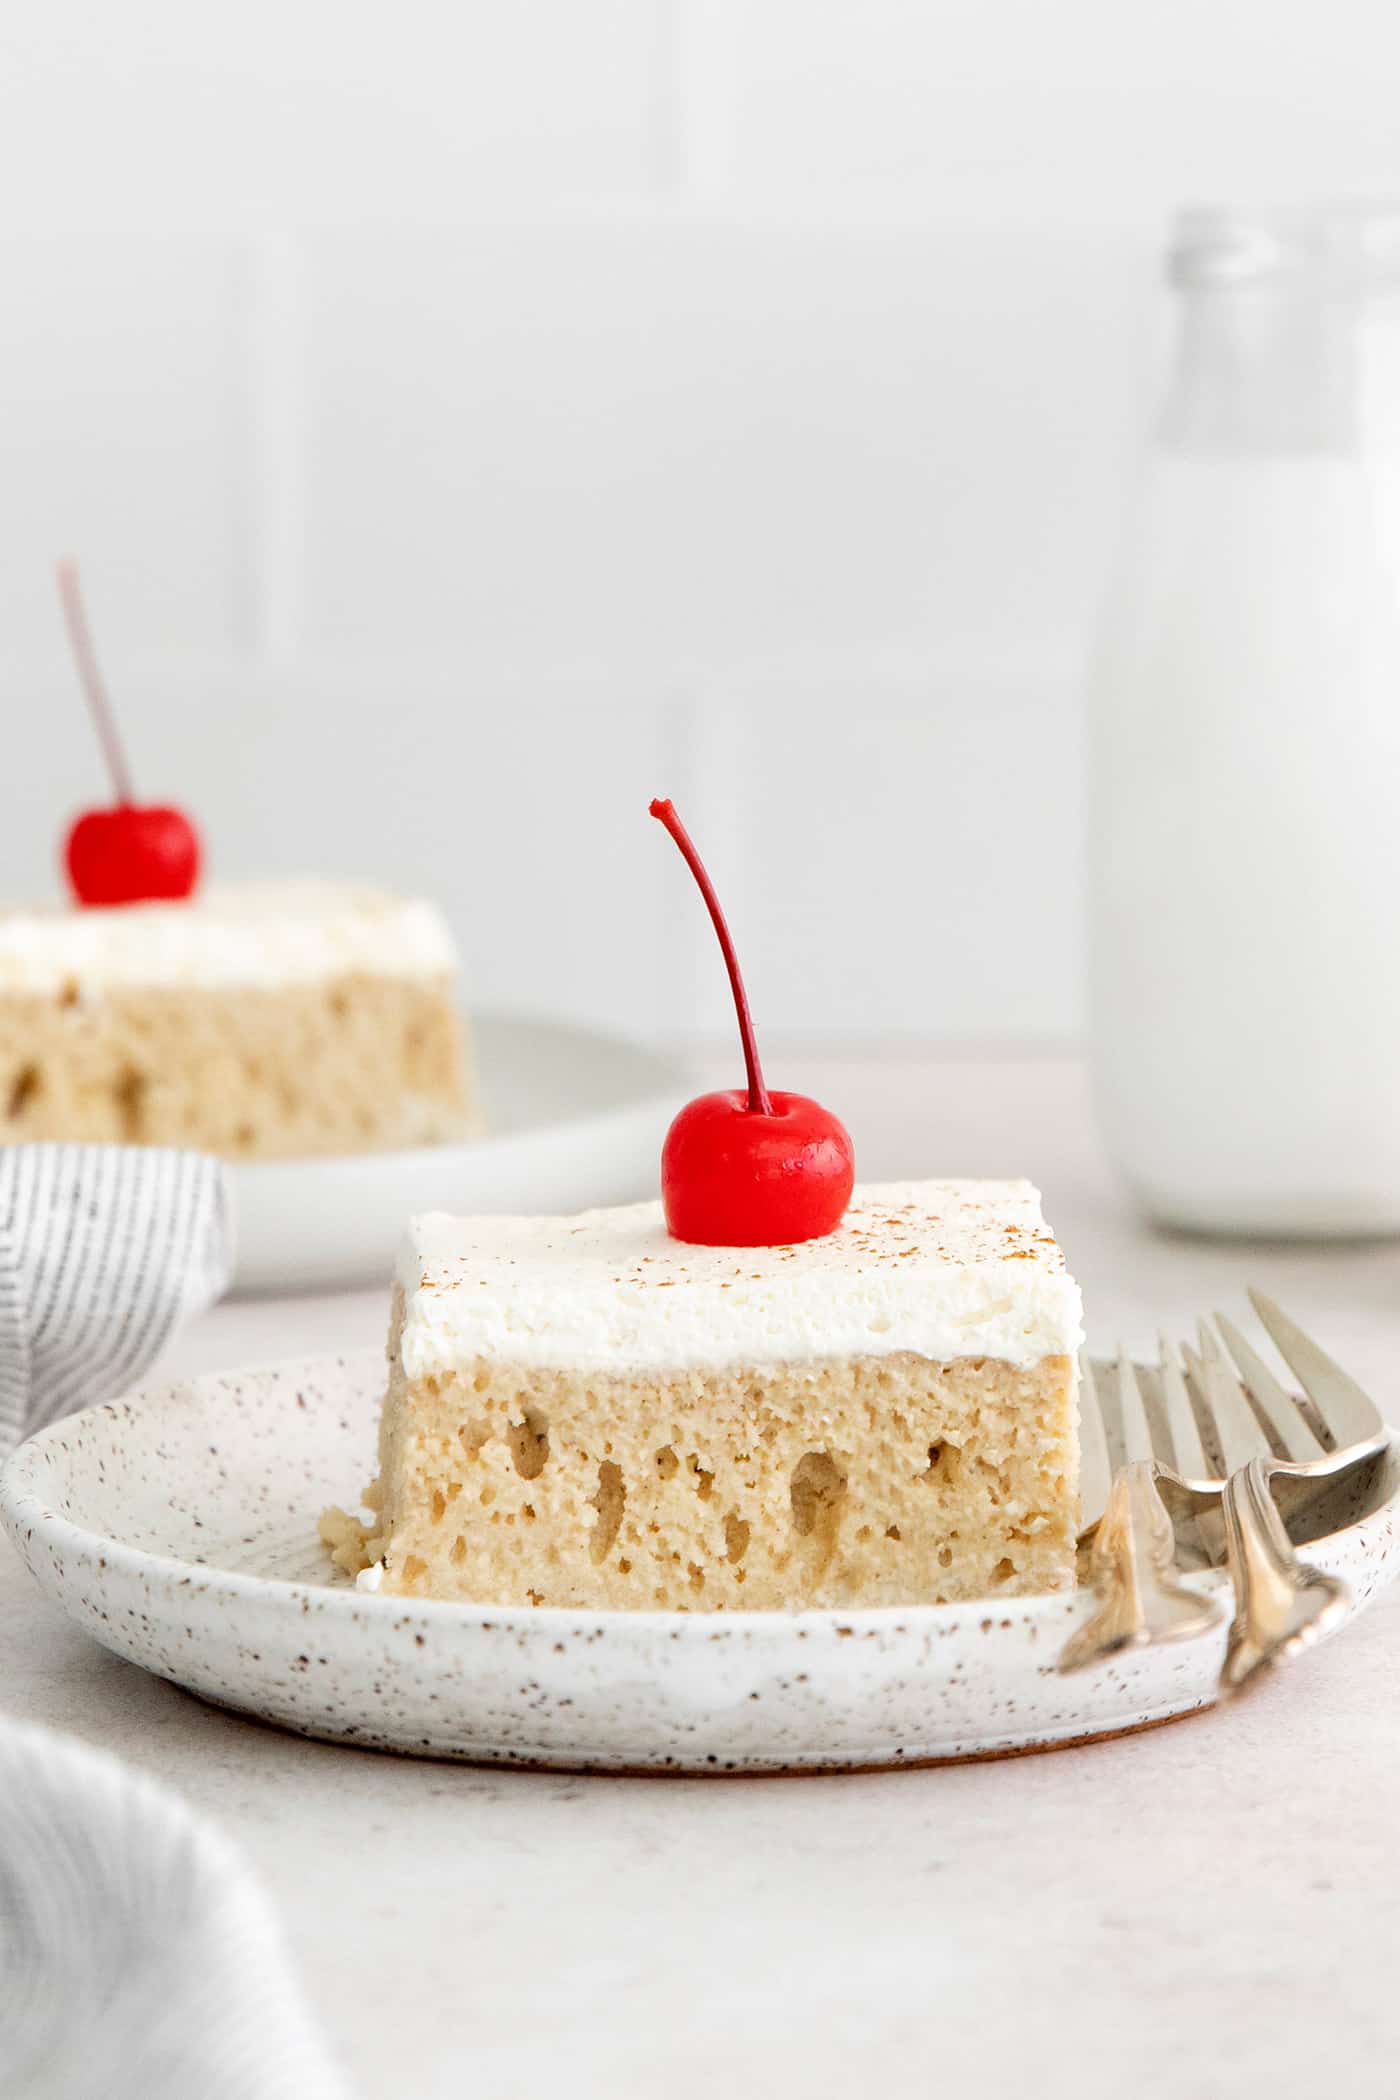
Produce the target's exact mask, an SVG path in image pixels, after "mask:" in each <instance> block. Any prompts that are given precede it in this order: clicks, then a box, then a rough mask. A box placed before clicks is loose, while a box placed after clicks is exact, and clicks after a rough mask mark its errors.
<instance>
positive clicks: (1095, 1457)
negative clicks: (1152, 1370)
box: [1079, 1349, 1113, 1531]
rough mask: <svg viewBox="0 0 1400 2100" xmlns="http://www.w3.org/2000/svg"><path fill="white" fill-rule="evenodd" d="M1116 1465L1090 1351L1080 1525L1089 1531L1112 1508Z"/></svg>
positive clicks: (1084, 1381)
mask: <svg viewBox="0 0 1400 2100" xmlns="http://www.w3.org/2000/svg"><path fill="white" fill-rule="evenodd" d="M1112 1482H1113V1468H1112V1466H1111V1465H1110V1464H1109V1461H1108V1439H1107V1437H1106V1435H1105V1433H1104V1424H1103V1408H1102V1407H1101V1406H1100V1404H1099V1389H1098V1386H1097V1385H1096V1384H1095V1382H1094V1367H1093V1365H1092V1364H1091V1363H1090V1361H1089V1352H1088V1350H1087V1349H1085V1350H1083V1351H1082V1352H1081V1354H1080V1358H1079V1526H1080V1529H1081V1531H1087V1530H1088V1528H1089V1526H1090V1525H1091V1524H1096V1523H1097V1522H1098V1520H1099V1518H1100V1517H1101V1516H1102V1515H1103V1513H1104V1510H1105V1509H1106V1508H1107V1507H1108V1491H1109V1488H1110V1486H1111V1485H1112Z"/></svg>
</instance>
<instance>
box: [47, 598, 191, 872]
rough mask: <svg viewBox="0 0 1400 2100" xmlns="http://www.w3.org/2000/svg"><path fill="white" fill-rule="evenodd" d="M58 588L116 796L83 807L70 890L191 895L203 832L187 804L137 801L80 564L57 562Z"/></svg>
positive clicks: (67, 847) (71, 854)
mask: <svg viewBox="0 0 1400 2100" xmlns="http://www.w3.org/2000/svg"><path fill="white" fill-rule="evenodd" d="M58 588H59V595H60V596H61V598H62V600H63V611H64V615H65V617H66V619H67V621H68V633H69V636H70V638H71V640H72V643H73V654H74V655H75V657H76V658H77V660H78V675H79V677H80V678H81V680H82V683H83V691H84V692H85V694H86V695H87V701H88V705H89V707H90V708H91V709H92V715H93V720H94V722H95V723H96V725H97V734H98V736H99V738H100V739H101V742H102V749H103V752H104V754H105V756H106V760H107V770H108V771H109V773H110V774H111V776H112V786H113V788H114V789H115V791H116V798H117V799H116V801H115V803H114V804H113V805H112V807H111V808H109V809H88V810H84V811H83V813H82V815H81V816H80V817H78V818H77V820H76V821H75V822H74V824H73V825H72V827H71V829H70V830H69V833H68V837H67V840H66V842H65V844H64V849H63V858H64V865H65V866H66V867H67V870H68V880H69V881H70V882H71V883H72V885H73V894H74V896H75V897H76V898H77V900H78V902H79V903H80V904H148V903H156V902H159V901H163V900H175V899H178V898H181V897H188V896H189V895H190V894H191V892H192V891H193V889H194V886H195V883H196V882H197V881H198V880H199V858H200V855H199V834H198V833H197V832H196V830H195V828H194V826H193V824H191V822H190V820H189V818H188V817H187V816H186V815H185V813H184V811H183V810H179V809H172V808H171V807H170V806H169V805H168V804H165V803H146V804H144V805H143V804H139V803H138V802H137V801H136V798H135V796H134V795H133V793H132V789H131V774H130V772H129V770H128V768H127V763H126V754H125V753H124V752H123V750H122V746H121V739H120V737H119V736H118V734H117V725H116V722H115V720H114V718H113V715H112V708H111V703H110V702H109V700H108V698H107V694H106V690H105V688H104V686H103V684H102V679H101V676H100V675H99V673H98V669H97V657H96V654H95V652H94V650H93V646H92V637H91V635H90V634H89V632H88V624H87V619H86V616H85V614H84V612H83V601H82V596H81V593H80V592H79V588H78V569H77V564H76V563H75V562H71V561H64V562H60V563H59V565H58Z"/></svg>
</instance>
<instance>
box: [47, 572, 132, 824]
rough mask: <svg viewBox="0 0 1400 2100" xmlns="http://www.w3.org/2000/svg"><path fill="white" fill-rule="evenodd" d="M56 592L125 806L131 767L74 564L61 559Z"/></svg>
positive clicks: (129, 797)
mask: <svg viewBox="0 0 1400 2100" xmlns="http://www.w3.org/2000/svg"><path fill="white" fill-rule="evenodd" d="M58 593H59V596H60V598H61V599H62V600H63V614H64V618H65V619H66V620H67V622H68V638H69V640H70V641H71V642H72V644H73V654H74V656H75V657H76V658H77V661H78V676H79V678H80V679H81V680H82V686H83V691H84V693H86V695H87V703H88V706H89V707H90V708H91V710H92V718H93V720H94V722H95V723H96V724H97V734H98V736H99V737H100V738H101V741H102V752H103V756H104V757H105V758H106V761H107V770H108V772H109V773H110V774H111V776H112V786H113V787H114V788H115V789H116V793H117V801H118V803H119V804H120V805H121V806H122V807H124V808H125V807H129V806H130V804H131V803H133V802H134V801H135V799H136V797H135V796H134V795H133V793H132V791H131V769H130V768H129V766H128V765H127V762H126V753H125V752H124V751H123V749H122V740H121V738H120V736H119V735H118V734H117V724H116V717H115V716H114V715H113V713H112V703H111V701H110V700H109V699H108V698H107V689H106V687H105V686H104V685H103V683H102V673H101V672H100V671H99V670H98V668H97V652H96V650H95V649H94V648H93V646H92V633H91V630H90V629H89V627H88V623H87V614H86V612H85V611H84V610H83V594H82V590H81V587H80V586H79V583H78V564H77V563H76V562H75V561H61V562H60V563H59V565H58Z"/></svg>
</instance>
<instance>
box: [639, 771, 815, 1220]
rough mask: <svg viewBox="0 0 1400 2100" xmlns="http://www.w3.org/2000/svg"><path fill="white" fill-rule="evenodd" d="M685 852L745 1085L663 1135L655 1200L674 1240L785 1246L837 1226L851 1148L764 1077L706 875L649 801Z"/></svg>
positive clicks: (701, 1105)
mask: <svg viewBox="0 0 1400 2100" xmlns="http://www.w3.org/2000/svg"><path fill="white" fill-rule="evenodd" d="M651 814H652V815H653V816H654V817H655V818H657V819H658V821H659V822H660V823H662V824H664V825H665V827H666V829H667V830H668V831H669V832H670V834H671V836H672V838H673V839H674V840H675V842H676V844H677V845H678V846H679V847H680V850H681V852H682V854H683V855H684V856H685V860H686V864H687V866H688V867H689V869H690V872H691V874H692V875H693V876H694V877H695V880H696V882H697V883H698V884H699V886H700V894H701V896H702V897H703V898H704V900H705V903H706V905H707V906H708V908H709V913H710V917H711V919H712V920H713V921H714V928H715V932H716V933H717V934H718V936H719V945H720V949H721V951H722V953H723V955H724V962H725V968H726V969H727V970H728V972H729V983H730V987H731V989H732V991H733V993H734V1005H735V1008H736V1010H737V1012H738V1015H739V1035H740V1039H741V1041H742V1043H743V1046H744V1065H745V1068H746V1071H747V1074H748V1085H747V1087H746V1088H740V1087H736V1088H735V1089H733V1090H732V1091H730V1092H725V1093H718V1094H701V1095H700V1096H699V1098H698V1099H697V1100H694V1101H691V1102H688V1103H687V1104H686V1106H685V1107H684V1108H683V1109H682V1110H681V1112H680V1114H679V1115H678V1116H677V1117H676V1119H675V1121H674V1122H673V1123H672V1125H671V1127H670V1129H669V1130H668V1131H667V1133H666V1142H665V1145H664V1146H663V1148H662V1152H661V1200H662V1207H663V1209H664V1210H665V1213H666V1226H667V1230H668V1231H669V1232H670V1233H671V1235H672V1237H673V1238H674V1239H678V1240H688V1241H690V1242H691V1243H692V1244H693V1245H697V1246H705V1247H788V1246H793V1245H795V1244H796V1243H797V1242H798V1241H801V1240H815V1239H821V1238H823V1237H824V1236H825V1234H827V1233H828V1232H834V1231H835V1230H836V1228H837V1226H838V1225H839V1224H840V1222H841V1220H842V1218H843V1217H844V1216H845V1213H846V1206H847V1204H848V1203H849V1202H850V1200H851V1189H852V1186H853V1184H854V1182H855V1151H854V1148H853V1147H852V1144H851V1140H850V1137H849V1135H848V1134H847V1132H846V1129H845V1127H844V1125H842V1124H841V1123H840V1122H838V1120H837V1119H836V1117H835V1116H834V1115H832V1113H831V1111H830V1109H828V1108H823V1107H822V1105H821V1103H820V1102H819V1101H812V1100H810V1099H809V1098H808V1096H807V1095H805V1094H783V1093H777V1092H773V1093H770V1092H769V1091H768V1088H767V1087H766V1086H765V1085H764V1083H763V1070H762V1067H761V1066H760V1064H759V1061H758V1045H757V1043H756V1041H755V1039H754V1029H753V1017H752V1015H751V1014H750V1012H749V1002H748V998H747V996H746V994H745V991H744V980H743V978H742V977H741V976H740V975H739V963H738V958H737V957H736V955H735V953H734V943H733V941H732V940H731V939H730V935H729V928H728V926H727V925H726V924H725V920H724V913H723V912H722V911H721V910H720V905H719V899H718V897H717V896H716V895H715V889H714V885H713V883H712V882H711V881H710V878H709V876H708V875H707V874H706V872H705V867H704V863H703V862H702V861H701V859H700V856H699V854H698V853H697V852H696V850H695V847H694V844H693V842H692V840H691V837H690V834H689V833H688V832H687V830H686V828H685V826H684V824H682V822H681V820H680V818H679V817H678V816H677V815H676V812H675V810H674V808H673V807H672V805H671V804H670V803H669V802H662V801H657V802H653V803H652V805H651Z"/></svg>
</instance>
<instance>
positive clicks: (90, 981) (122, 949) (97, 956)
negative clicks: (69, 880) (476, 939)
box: [0, 880, 457, 994]
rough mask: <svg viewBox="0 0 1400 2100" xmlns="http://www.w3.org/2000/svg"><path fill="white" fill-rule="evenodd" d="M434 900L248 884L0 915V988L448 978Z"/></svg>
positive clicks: (452, 959) (449, 944)
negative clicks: (170, 897) (160, 900)
mask: <svg viewBox="0 0 1400 2100" xmlns="http://www.w3.org/2000/svg"><path fill="white" fill-rule="evenodd" d="M456 968H457V953H456V948H455V946H454V944H453V940H452V935H451V934H450V933H449V931H448V928H447V923H446V921H445V920H444V918H443V917H442V914H441V913H440V912H439V911H438V910H437V908H436V906H435V905H432V904H428V903H425V902H423V901H422V900H421V899H417V898H405V897H393V896H390V895H388V894H387V893H386V892H384V891H381V890H370V889H355V888H351V887H349V886H347V885H340V884H336V883H329V882H317V881H310V880H307V881H298V882H249V883H235V884H229V885H227V886H225V887H223V888H219V887H212V888H210V889H207V890H202V891H200V892H199V894H198V895H197V896H196V897H194V898H193V899H192V900H191V901H190V902H188V903H181V904H123V905H117V906H114V907H109V908H106V909H97V910H93V909H91V908H89V907H82V908H80V907H78V906H73V907H71V908H69V907H63V906H56V907H55V908H54V909H52V910H29V911H3V912H0V992H38V993H45V994H48V993H58V992H62V991H65V990H68V989H71V988H76V989H77V991H78V992H79V993H80V994H81V993H83V992H99V991H101V990H103V989H105V988H110V987H113V986H131V985H159V986H162V987H167V988H169V987H179V986H189V985H202V986H216V985H248V986H255V987H266V986H275V985H282V984H303V983H308V982H314V981H316V980H317V979H320V978H325V977H342V976H347V975H350V974H352V973H356V972H365V973H367V974H369V975H372V976H376V977H420V976H437V975H448V974H451V973H453V972H455V970H456Z"/></svg>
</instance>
